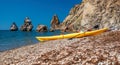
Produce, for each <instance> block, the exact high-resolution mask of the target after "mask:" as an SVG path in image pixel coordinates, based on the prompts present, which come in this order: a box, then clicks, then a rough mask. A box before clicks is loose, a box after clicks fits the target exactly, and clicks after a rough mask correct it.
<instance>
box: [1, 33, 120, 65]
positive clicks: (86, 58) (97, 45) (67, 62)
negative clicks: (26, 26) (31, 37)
mask: <svg viewBox="0 0 120 65" xmlns="http://www.w3.org/2000/svg"><path fill="white" fill-rule="evenodd" d="M119 35H120V31H109V32H105V33H102V34H100V35H96V36H89V37H83V38H74V39H71V40H69V39H60V40H54V41H46V42H40V43H38V44H34V45H29V46H24V47H21V48H16V49H13V50H9V51H4V52H0V65H100V64H103V65H107V64H108V65H120V36H119Z"/></svg>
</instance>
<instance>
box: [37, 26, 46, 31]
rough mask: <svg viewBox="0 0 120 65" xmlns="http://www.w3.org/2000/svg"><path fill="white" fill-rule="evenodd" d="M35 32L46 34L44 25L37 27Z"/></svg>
mask: <svg viewBox="0 0 120 65" xmlns="http://www.w3.org/2000/svg"><path fill="white" fill-rule="evenodd" d="M36 31H37V32H47V31H48V30H47V26H45V25H38V27H37V29H36Z"/></svg>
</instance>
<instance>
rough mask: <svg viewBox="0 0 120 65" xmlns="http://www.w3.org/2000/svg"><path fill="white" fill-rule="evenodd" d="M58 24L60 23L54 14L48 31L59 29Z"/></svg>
mask: <svg viewBox="0 0 120 65" xmlns="http://www.w3.org/2000/svg"><path fill="white" fill-rule="evenodd" d="M59 24H60V21H59V18H58V16H57V15H54V16H53V18H52V20H51V28H50V31H55V30H59Z"/></svg>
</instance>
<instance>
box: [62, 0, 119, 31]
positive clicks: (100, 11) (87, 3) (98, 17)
mask: <svg viewBox="0 0 120 65" xmlns="http://www.w3.org/2000/svg"><path fill="white" fill-rule="evenodd" d="M62 27H63V28H65V27H66V28H67V29H66V30H70V31H76V30H89V29H99V28H104V27H108V28H111V29H120V0H83V1H82V3H81V4H78V5H75V6H74V7H73V8H72V9H71V11H70V13H69V15H68V16H67V17H66V18H65V20H64V21H63V23H62Z"/></svg>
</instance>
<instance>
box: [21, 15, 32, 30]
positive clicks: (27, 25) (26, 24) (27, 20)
mask: <svg viewBox="0 0 120 65" xmlns="http://www.w3.org/2000/svg"><path fill="white" fill-rule="evenodd" d="M32 28H33V25H32V22H31V20H30V18H29V17H26V18H25V20H24V24H23V25H22V26H21V28H20V30H21V31H32Z"/></svg>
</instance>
